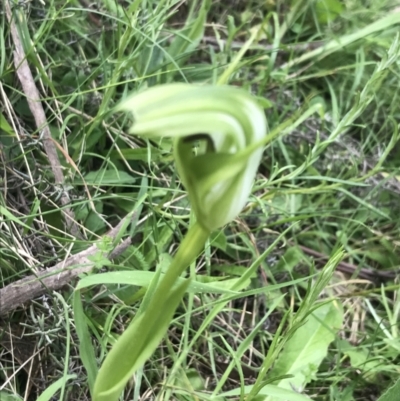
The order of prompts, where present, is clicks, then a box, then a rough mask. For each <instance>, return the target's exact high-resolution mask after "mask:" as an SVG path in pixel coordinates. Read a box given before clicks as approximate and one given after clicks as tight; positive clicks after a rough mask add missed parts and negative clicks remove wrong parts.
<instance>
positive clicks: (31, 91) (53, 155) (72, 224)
mask: <svg viewBox="0 0 400 401" xmlns="http://www.w3.org/2000/svg"><path fill="white" fill-rule="evenodd" d="M5 8H6V15H7V20H8V22H9V24H10V29H11V36H12V39H13V42H14V45H15V51H14V65H15V69H16V72H17V75H18V78H19V80H20V82H21V85H22V89H23V91H24V93H25V95H26V100H27V102H28V105H29V109H30V111H31V113H32V115H33V117H34V119H35V124H36V128H37V129H38V131H39V132H41V133H42V137H43V147H44V150H45V152H46V154H47V157H48V159H49V163H50V166H51V170H52V172H53V174H54V179H55V183H56V184H57V185H60V186H62V185H63V184H64V174H63V171H62V168H61V164H60V159H59V158H58V154H57V150H56V147H55V145H54V143H53V139H52V137H51V133H50V128H49V125H48V123H47V119H46V114H45V112H44V110H43V106H42V103H41V102H40V94H39V91H38V89H37V87H36V85H35V81H34V79H33V76H32V72H31V70H30V68H29V65H28V62H27V60H26V55H25V51H24V48H23V46H22V42H21V37H20V35H19V32H18V29H17V27H16V25H15V23H14V18H13V15H12V11H11V8H10V4H9V2H8V1H6V2H5ZM60 202H61V204H62V206H64V208H63V212H64V214H65V219H66V226H67V229H68V231H69V232H70V233H71V234H72V235H73V236H74V237H77V238H81V237H82V236H81V234H80V230H79V226H78V224H77V223H76V221H75V216H74V212H73V211H72V210H71V209H70V208H69V207H67V205H68V204H69V203H70V199H69V196H68V193H67V192H66V191H63V192H62V195H61V198H60Z"/></svg>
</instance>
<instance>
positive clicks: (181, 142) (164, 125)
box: [76, 84, 267, 401]
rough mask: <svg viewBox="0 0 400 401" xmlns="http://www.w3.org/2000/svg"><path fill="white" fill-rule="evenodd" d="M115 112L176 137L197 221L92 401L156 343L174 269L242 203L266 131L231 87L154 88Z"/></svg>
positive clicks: (175, 293)
mask: <svg viewBox="0 0 400 401" xmlns="http://www.w3.org/2000/svg"><path fill="white" fill-rule="evenodd" d="M118 110H125V111H131V112H133V115H134V119H135V121H134V124H133V127H132V130H131V132H132V133H134V134H137V135H142V136H144V137H146V138H156V137H162V136H171V137H174V138H175V143H174V156H175V161H176V166H177V170H178V172H179V175H180V177H181V180H182V182H183V184H184V186H185V187H186V189H187V191H188V194H189V198H190V201H191V204H192V207H193V210H194V212H195V214H196V217H197V221H196V223H195V224H193V225H192V226H191V227H190V228H189V230H188V232H187V233H186V236H185V238H184V239H183V241H182V243H181V245H180V247H179V249H178V252H177V253H176V254H175V256H174V258H173V260H172V262H171V264H170V265H169V266H168V269H167V270H166V272H165V273H163V274H161V270H158V272H157V275H156V279H155V280H154V281H152V283H151V285H150V287H149V288H148V290H147V292H146V295H145V300H144V301H143V302H142V304H141V306H140V308H139V311H138V312H137V313H136V315H135V317H134V319H133V320H132V322H131V324H130V325H129V327H128V328H127V329H126V330H125V331H124V333H123V334H122V335H121V336H120V337H119V339H118V341H117V342H116V343H115V344H114V346H113V347H112V349H111V350H110V352H109V353H108V354H107V357H106V358H105V360H104V361H103V364H102V366H101V368H100V370H99V371H98V373H97V375H96V379H95V382H94V384H93V386H92V387H93V390H92V393H93V400H94V401H117V400H118V397H119V395H120V394H121V392H122V391H123V388H124V387H125V385H126V383H127V382H128V380H129V378H130V377H132V374H133V373H134V372H135V371H136V370H137V369H138V368H139V367H140V366H141V365H143V364H144V363H145V361H146V360H147V359H148V358H149V357H150V356H151V354H152V353H153V352H154V350H155V349H156V347H157V346H158V344H159V343H160V341H161V340H162V338H163V336H164V335H165V333H166V332H167V329H168V326H169V323H170V321H171V319H172V317H173V314H174V312H175V310H176V308H177V306H178V304H179V302H180V301H181V299H182V297H183V294H184V293H185V291H186V290H187V288H188V285H189V282H190V279H187V280H183V283H182V284H180V285H177V283H178V281H179V280H180V279H181V274H182V273H183V272H184V271H185V269H186V268H187V267H188V266H189V265H190V264H191V263H192V262H193V261H194V260H195V258H196V257H197V256H198V254H199V253H200V252H201V251H202V250H203V249H204V245H205V243H206V241H207V238H208V237H209V235H210V232H211V231H213V230H215V229H217V228H218V227H221V226H223V225H225V224H227V223H229V222H230V221H231V220H233V219H234V218H235V217H236V216H237V215H238V214H239V213H240V211H241V210H242V208H243V206H244V205H245V203H246V201H247V198H248V196H249V194H250V191H251V187H252V185H253V180H254V177H255V175H256V172H257V168H258V165H259V162H260V159H261V155H262V146H263V144H264V143H265V139H266V132H267V124H266V119H265V116H264V113H263V111H262V109H261V108H260V107H259V106H258V105H257V104H256V102H255V101H254V100H253V99H252V98H251V97H250V96H249V95H248V94H247V93H246V92H244V91H242V90H240V89H237V88H232V87H221V86H218V87H214V86H194V85H188V84H170V85H164V86H159V87H155V88H151V89H149V90H146V91H144V92H142V93H139V94H135V95H133V96H131V97H129V98H127V99H126V100H124V101H123V102H122V103H121V104H120V105H119V107H118ZM76 298H77V299H78V300H79V297H78V296H77V297H76ZM78 304H79V302H78V303H77V305H78ZM78 306H79V305H78ZM85 357H87V355H85ZM92 360H93V357H92ZM89 362H90V361H89V360H88V361H87V363H86V366H87V368H88V369H89V368H90V366H91V365H90V364H89ZM91 364H92V365H94V364H95V362H94V361H92V363H91Z"/></svg>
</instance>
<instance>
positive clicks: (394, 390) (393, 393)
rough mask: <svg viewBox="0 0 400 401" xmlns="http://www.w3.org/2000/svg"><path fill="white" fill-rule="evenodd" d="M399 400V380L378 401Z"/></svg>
mask: <svg viewBox="0 0 400 401" xmlns="http://www.w3.org/2000/svg"><path fill="white" fill-rule="evenodd" d="M399 400H400V379H398V380H397V382H396V383H395V384H394V385H393V386H392V387H389V388H388V389H387V391H386V392H385V393H383V394H382V395H381V396H380V397H379V399H378V401H399Z"/></svg>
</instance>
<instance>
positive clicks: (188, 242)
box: [146, 222, 210, 315]
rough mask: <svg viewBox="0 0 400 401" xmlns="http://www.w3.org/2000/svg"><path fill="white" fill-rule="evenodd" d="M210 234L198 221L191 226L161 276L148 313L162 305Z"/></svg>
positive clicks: (147, 309)
mask: <svg viewBox="0 0 400 401" xmlns="http://www.w3.org/2000/svg"><path fill="white" fill-rule="evenodd" d="M209 235H210V232H209V231H208V230H207V229H205V228H203V227H202V226H201V225H200V224H199V223H197V222H196V223H195V224H194V225H193V226H192V227H190V229H189V231H188V232H187V234H186V236H185V237H184V239H183V241H182V242H181V244H180V246H179V249H178V252H177V253H176V255H175V257H174V258H173V260H172V262H171V264H170V265H169V267H168V269H167V272H166V273H165V275H164V276H163V277H162V278H161V281H160V283H159V285H158V286H157V288H156V290H155V292H154V294H153V296H152V298H151V300H150V302H149V305H148V307H147V308H146V313H148V314H150V315H151V314H152V313H153V312H154V311H156V310H157V309H158V308H159V307H160V304H161V303H162V302H164V300H165V299H166V298H167V296H168V294H169V293H170V291H171V289H172V288H173V286H174V284H175V283H176V281H177V280H178V278H179V277H180V275H181V274H182V273H183V272H184V271H185V269H186V268H187V267H188V266H189V265H190V264H191V263H192V262H193V261H194V259H195V258H196V257H197V255H198V254H199V253H200V252H201V251H202V250H203V248H204V244H205V243H206V241H207V239H208V237H209Z"/></svg>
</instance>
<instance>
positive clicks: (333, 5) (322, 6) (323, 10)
mask: <svg viewBox="0 0 400 401" xmlns="http://www.w3.org/2000/svg"><path fill="white" fill-rule="evenodd" d="M315 11H316V13H317V16H318V20H319V22H322V23H327V22H330V21H333V20H334V19H336V18H337V17H338V16H339V15H340V14H341V13H342V12H343V5H342V3H341V2H340V1H339V0H317V1H316V4H315Z"/></svg>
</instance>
